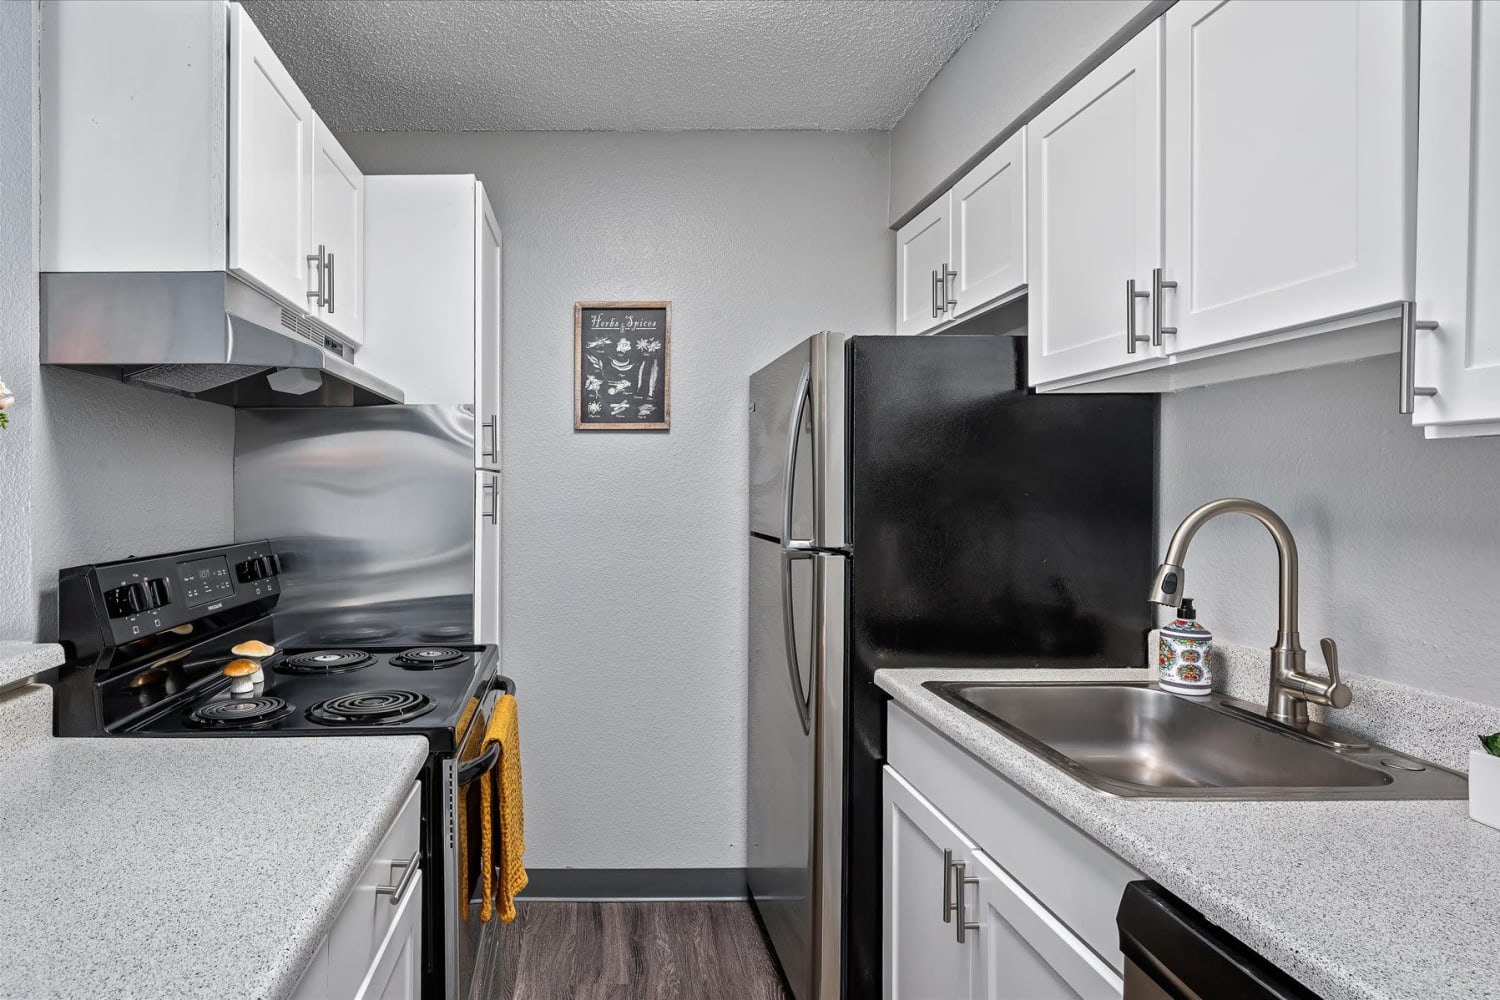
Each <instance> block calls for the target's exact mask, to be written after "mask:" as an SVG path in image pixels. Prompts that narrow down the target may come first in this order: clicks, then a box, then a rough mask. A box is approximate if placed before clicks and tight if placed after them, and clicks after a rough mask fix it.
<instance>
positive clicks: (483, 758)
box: [458, 743, 500, 788]
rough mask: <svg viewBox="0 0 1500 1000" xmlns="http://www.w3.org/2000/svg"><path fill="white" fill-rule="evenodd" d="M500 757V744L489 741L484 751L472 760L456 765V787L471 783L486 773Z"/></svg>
mask: <svg viewBox="0 0 1500 1000" xmlns="http://www.w3.org/2000/svg"><path fill="white" fill-rule="evenodd" d="M499 759H500V744H499V743H491V744H490V745H489V746H488V747H487V748H485V751H484V753H482V754H480V755H479V756H478V757H475V758H474V759H473V760H470V761H465V762H464V763H462V764H460V765H458V787H459V788H462V787H464V786H465V785H469V784H472V783H473V782H474V781H475V779H477V778H479V777H480V776H481V775H484V774H487V773H488V772H489V771H490V770H491V769H492V768H493V767H494V766H495V762H496V761H498V760H499Z"/></svg>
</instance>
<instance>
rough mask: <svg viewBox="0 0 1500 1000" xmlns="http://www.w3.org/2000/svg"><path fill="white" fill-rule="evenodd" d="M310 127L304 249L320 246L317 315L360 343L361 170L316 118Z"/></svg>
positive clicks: (362, 313)
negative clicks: (308, 228)
mask: <svg viewBox="0 0 1500 1000" xmlns="http://www.w3.org/2000/svg"><path fill="white" fill-rule="evenodd" d="M314 125H315V128H314V130H313V230H312V240H311V245H310V246H309V249H308V252H309V253H313V252H316V250H317V249H319V248H321V249H324V250H326V252H327V256H326V258H325V260H326V263H325V264H324V287H323V298H322V300H321V302H320V304H319V306H318V310H317V315H318V318H319V319H321V320H322V321H323V322H325V323H327V324H328V325H329V326H331V327H333V328H334V329H335V330H337V331H338V332H339V333H341V334H343V335H344V336H345V337H347V338H348V339H349V340H351V341H353V342H354V343H356V344H359V343H363V342H364V332H365V311H364V271H365V175H364V174H362V173H360V172H359V168H358V167H356V166H355V165H354V161H353V160H351V159H350V158H349V154H348V153H346V152H344V147H343V146H340V145H339V142H338V140H337V139H335V138H334V137H333V133H332V132H330V131H328V126H326V125H324V124H323V120H322V119H321V118H316V119H315V120H314Z"/></svg>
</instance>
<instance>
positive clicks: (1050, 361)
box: [1026, 21, 1163, 385]
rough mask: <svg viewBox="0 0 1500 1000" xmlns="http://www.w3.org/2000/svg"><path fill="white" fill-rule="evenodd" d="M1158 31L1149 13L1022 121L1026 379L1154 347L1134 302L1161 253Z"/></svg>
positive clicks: (1146, 356)
mask: <svg viewBox="0 0 1500 1000" xmlns="http://www.w3.org/2000/svg"><path fill="white" fill-rule="evenodd" d="M1161 38H1162V26H1161V23H1160V22H1159V21H1158V22H1156V23H1154V24H1152V25H1151V26H1150V27H1148V28H1146V29H1145V30H1144V31H1142V32H1141V33H1140V34H1139V35H1136V36H1135V37H1134V38H1132V39H1131V40H1130V41H1128V42H1126V43H1125V45H1124V47H1123V48H1121V49H1120V50H1119V51H1118V52H1116V53H1115V54H1114V55H1112V56H1110V57H1109V58H1108V59H1106V60H1105V61H1104V62H1103V63H1102V64H1101V65H1100V66H1098V67H1097V68H1096V69H1095V70H1094V71H1093V72H1091V73H1089V74H1088V75H1087V76H1086V77H1084V78H1083V79H1082V80H1081V81H1079V82H1078V83H1077V84H1076V85H1074V86H1073V87H1072V88H1070V89H1069V90H1068V91H1067V92H1066V93H1065V94H1063V95H1062V96H1061V97H1059V98H1058V99H1057V100H1056V101H1054V102H1053V103H1052V104H1051V105H1049V106H1048V107H1047V108H1045V109H1044V110H1043V111H1042V112H1041V113H1040V114H1038V115H1037V116H1036V118H1034V119H1033V120H1032V121H1031V123H1030V125H1029V128H1028V132H1029V138H1028V149H1027V172H1026V181H1027V193H1026V203H1027V241H1026V248H1027V249H1026V258H1027V260H1026V270H1027V276H1028V278H1029V280H1030V292H1029V299H1028V312H1029V317H1028V319H1029V335H1030V339H1031V345H1030V348H1029V351H1028V359H1027V360H1028V365H1029V377H1030V381H1031V383H1032V384H1033V385H1036V384H1039V383H1046V382H1053V381H1056V380H1059V379H1067V378H1071V377H1074V376H1079V375H1093V374H1098V373H1104V372H1108V371H1111V370H1112V369H1119V368H1122V367H1126V366H1131V367H1135V368H1139V367H1141V366H1142V364H1143V363H1144V364H1148V365H1149V364H1152V363H1155V361H1156V359H1158V358H1160V357H1161V356H1162V354H1163V349H1162V346H1161V343H1160V340H1161V338H1160V336H1157V337H1155V338H1154V339H1153V337H1152V336H1151V335H1150V310H1149V308H1148V303H1147V302H1146V301H1145V300H1146V298H1147V297H1148V296H1149V289H1150V282H1151V276H1152V271H1153V269H1154V268H1156V267H1159V266H1160V264H1161V259H1162V242H1161V176H1162V174H1161V127H1162V126H1161V121H1162V97H1161V73H1162V70H1161Z"/></svg>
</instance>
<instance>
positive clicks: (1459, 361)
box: [1413, 0, 1500, 438]
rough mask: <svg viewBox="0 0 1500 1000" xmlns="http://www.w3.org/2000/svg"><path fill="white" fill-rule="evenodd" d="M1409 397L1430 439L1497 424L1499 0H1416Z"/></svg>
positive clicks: (1496, 429) (1494, 429) (1495, 430)
mask: <svg viewBox="0 0 1500 1000" xmlns="http://www.w3.org/2000/svg"><path fill="white" fill-rule="evenodd" d="M1421 65H1422V69H1421V74H1422V76H1421V123H1422V127H1421V135H1420V139H1419V144H1418V171H1417V177H1418V190H1417V282H1416V304H1417V308H1416V316H1415V318H1416V320H1417V322H1419V323H1422V324H1428V323H1435V324H1436V327H1435V328H1433V329H1424V330H1419V331H1415V332H1414V334H1413V340H1414V344H1413V347H1414V350H1415V364H1416V368H1415V379H1414V383H1415V384H1416V385H1418V386H1422V387H1426V388H1430V389H1435V390H1436V392H1435V393H1433V394H1431V395H1426V396H1420V395H1419V396H1416V397H1415V400H1414V401H1415V404H1416V405H1415V413H1414V416H1413V419H1414V420H1415V421H1416V423H1418V424H1420V425H1423V426H1425V428H1426V433H1427V436H1428V437H1430V438H1447V437H1470V436H1474V435H1481V434H1500V281H1497V278H1496V276H1497V275H1500V4H1496V3H1493V2H1488V3H1479V2H1474V0H1426V2H1424V3H1423V4H1422V64H1421Z"/></svg>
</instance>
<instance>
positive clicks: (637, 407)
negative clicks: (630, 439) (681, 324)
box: [573, 302, 672, 431]
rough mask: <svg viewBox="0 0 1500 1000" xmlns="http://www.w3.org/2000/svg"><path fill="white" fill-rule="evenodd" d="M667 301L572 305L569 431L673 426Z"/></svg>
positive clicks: (645, 428) (648, 428)
mask: <svg viewBox="0 0 1500 1000" xmlns="http://www.w3.org/2000/svg"><path fill="white" fill-rule="evenodd" d="M671 353H672V303H670V302H575V303H573V429H574V430H578V431H665V430H670V429H671V427H672V362H671Z"/></svg>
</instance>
